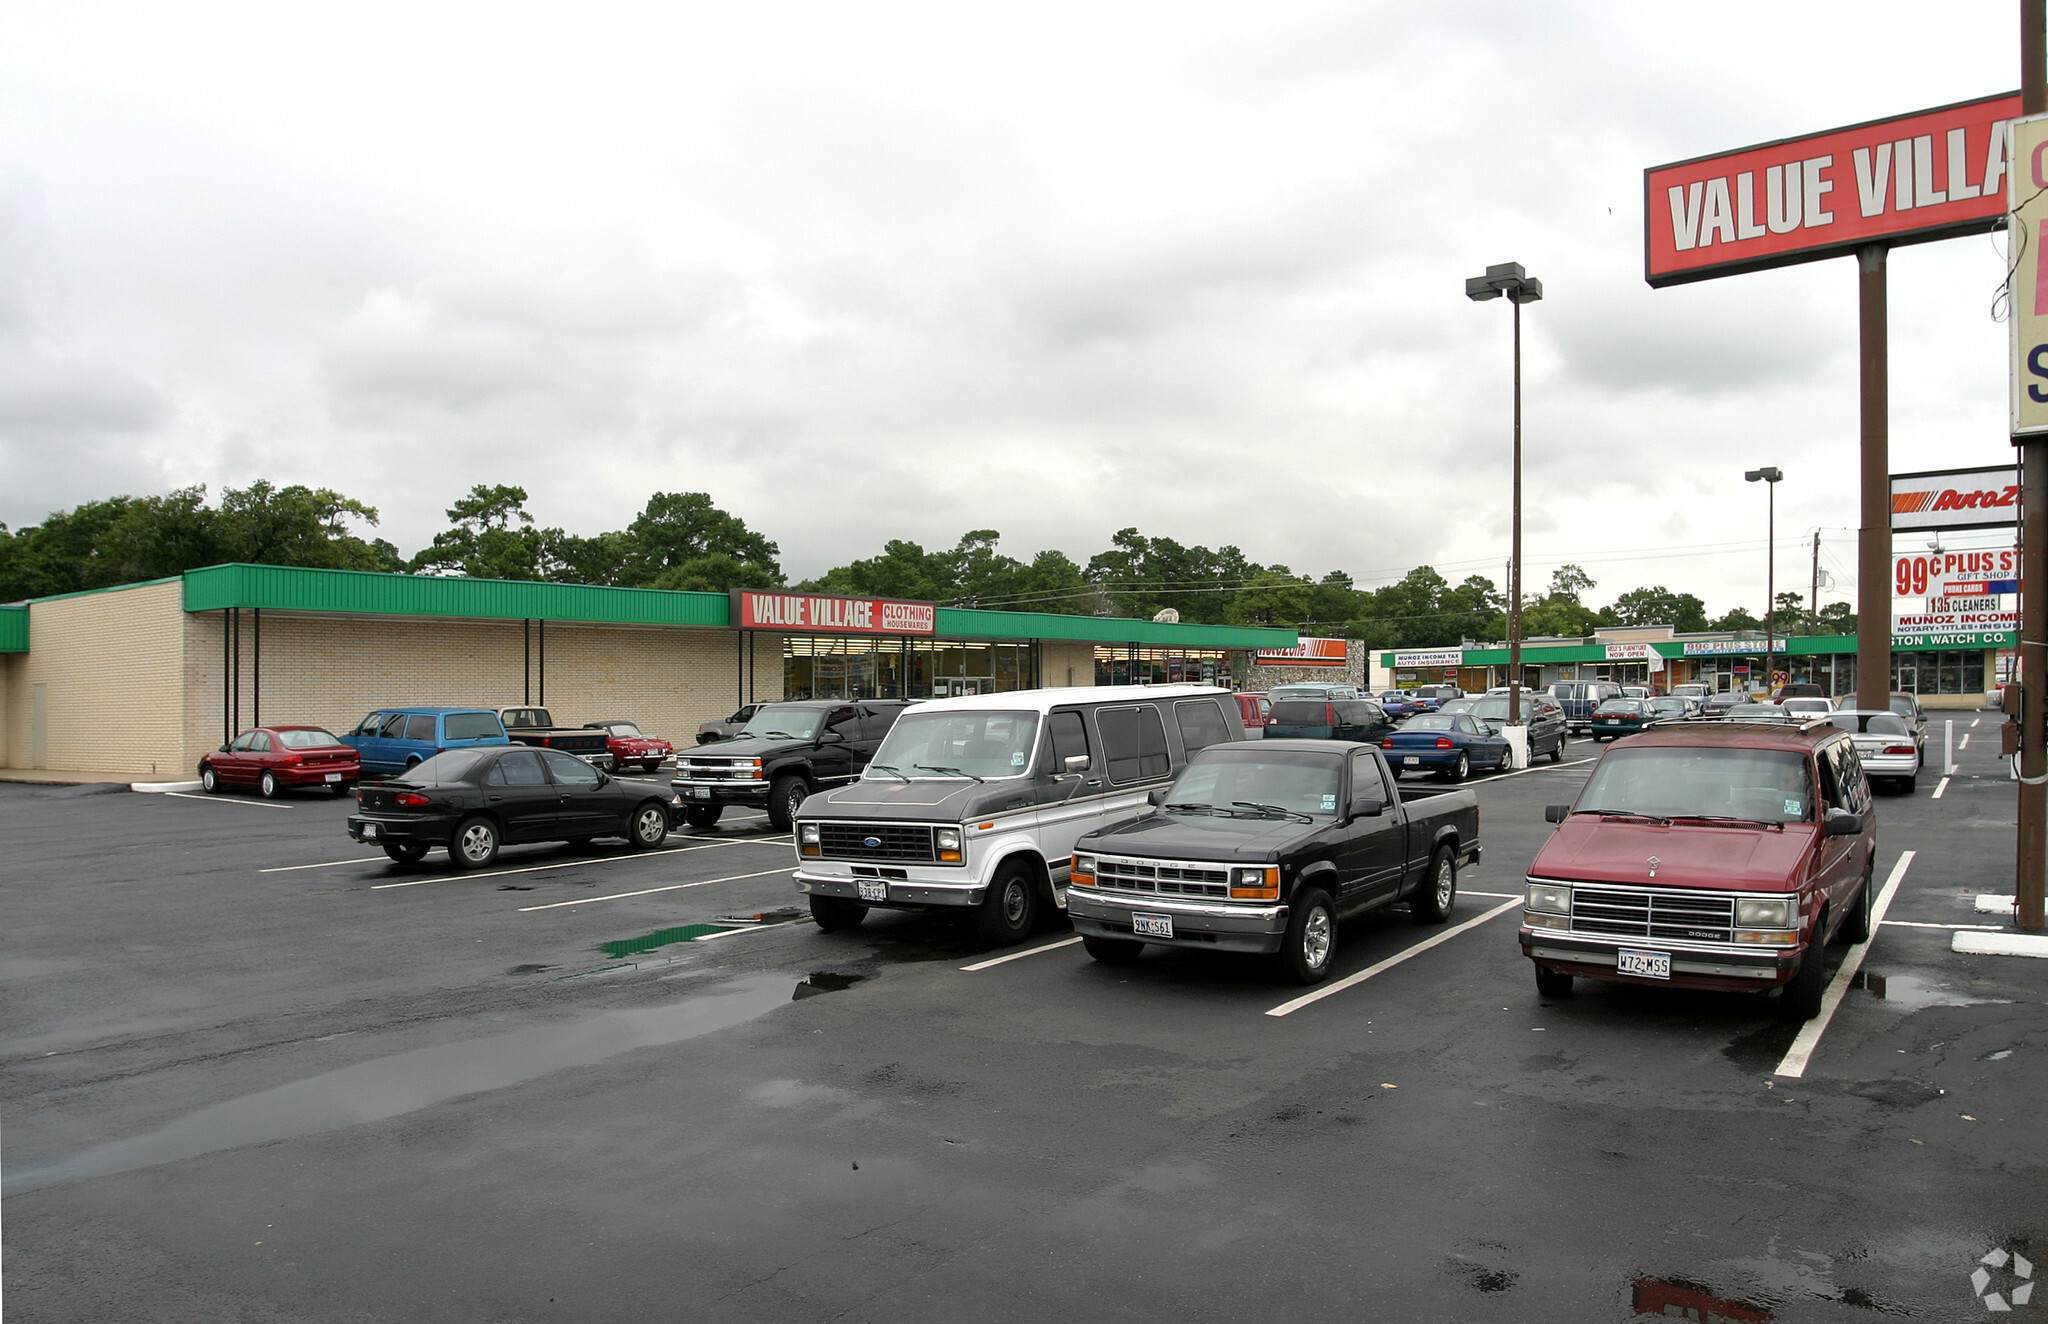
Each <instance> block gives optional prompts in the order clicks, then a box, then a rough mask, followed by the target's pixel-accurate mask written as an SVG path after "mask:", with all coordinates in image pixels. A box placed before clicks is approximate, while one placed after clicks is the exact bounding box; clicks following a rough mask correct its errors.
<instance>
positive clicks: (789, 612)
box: [732, 588, 939, 634]
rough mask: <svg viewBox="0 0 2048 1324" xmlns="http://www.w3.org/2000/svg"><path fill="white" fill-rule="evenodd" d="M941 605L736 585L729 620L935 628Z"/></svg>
mask: <svg viewBox="0 0 2048 1324" xmlns="http://www.w3.org/2000/svg"><path fill="white" fill-rule="evenodd" d="M938 621H939V609H938V608H937V607H936V606H934V605H932V604H931V603H929V602H900V601H898V600H896V599H894V598H842V597H838V596H835V595H833V594H828V593H781V592H775V591H772V590H757V589H749V588H736V589H734V590H733V591H732V624H733V628H734V629H739V630H787V631H789V632H790V633H792V634H934V633H936V632H937V630H938Z"/></svg>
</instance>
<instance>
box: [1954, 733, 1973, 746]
mask: <svg viewBox="0 0 2048 1324" xmlns="http://www.w3.org/2000/svg"><path fill="white" fill-rule="evenodd" d="M1969 747H1970V736H1969V733H1968V732H1964V733H1963V738H1962V739H1961V740H1958V741H1956V748H1957V749H1958V750H1965V749H1968V748H1969Z"/></svg>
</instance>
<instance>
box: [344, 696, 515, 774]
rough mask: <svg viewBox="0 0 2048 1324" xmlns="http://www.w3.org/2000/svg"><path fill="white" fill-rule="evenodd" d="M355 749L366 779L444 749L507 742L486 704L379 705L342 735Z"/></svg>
mask: <svg viewBox="0 0 2048 1324" xmlns="http://www.w3.org/2000/svg"><path fill="white" fill-rule="evenodd" d="M341 743H342V744H344V745H347V746H349V747H350V748H352V749H354V750H355V751H356V756H357V758H359V759H360V760H361V761H362V765H363V776H364V777H365V778H368V777H371V776H373V775H379V774H383V773H389V772H404V771H405V770H406V769H407V768H410V767H412V766H413V765H414V764H416V763H424V762H426V761H427V760H428V759H430V758H432V757H434V755H436V754H439V753H440V752H441V751H442V750H444V749H469V748H471V747H472V746H476V745H509V744H511V743H512V742H511V740H510V739H509V738H508V737H507V736H506V735H505V727H504V724H503V723H501V722H500V721H499V720H498V715H497V714H496V713H495V712H492V711H491V710H490V709H489V708H379V709H378V710H377V711H376V712H373V713H371V714H370V715H369V716H368V717H365V718H364V719H363V720H362V721H361V722H359V723H357V724H356V729H355V730H353V731H351V732H349V733H348V734H347V735H345V736H343V737H342V738H341Z"/></svg>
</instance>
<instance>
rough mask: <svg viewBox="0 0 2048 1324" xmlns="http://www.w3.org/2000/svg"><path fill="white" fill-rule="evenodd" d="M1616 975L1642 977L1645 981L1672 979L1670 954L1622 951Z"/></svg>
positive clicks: (1625, 949) (1626, 949) (1623, 949)
mask: <svg viewBox="0 0 2048 1324" xmlns="http://www.w3.org/2000/svg"><path fill="white" fill-rule="evenodd" d="M1614 969H1615V973H1617V974H1623V975H1641V976H1642V977H1643V978H1645V979H1669V978H1671V953H1670V952H1632V951H1630V950H1629V949H1628V948H1626V947H1624V948H1622V949H1621V959H1620V960H1619V961H1618V962H1617V963H1616V965H1615V967H1614Z"/></svg>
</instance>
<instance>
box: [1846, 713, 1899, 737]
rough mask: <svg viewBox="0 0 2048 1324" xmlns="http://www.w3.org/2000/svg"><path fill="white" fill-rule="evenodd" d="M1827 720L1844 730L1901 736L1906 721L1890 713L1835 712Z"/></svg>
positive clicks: (1874, 734)
mask: <svg viewBox="0 0 2048 1324" xmlns="http://www.w3.org/2000/svg"><path fill="white" fill-rule="evenodd" d="M1828 721H1829V722H1831V723H1833V724H1834V725H1836V726H1839V727H1841V728H1842V729H1843V730H1844V731H1856V732H1860V733H1863V734H1867V735H1873V736H1902V735H1905V734H1906V723H1905V720H1904V719H1903V718H1900V717H1898V716H1896V715H1895V714H1892V713H1835V714H1833V715H1832V716H1830V717H1829V718H1828Z"/></svg>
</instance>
